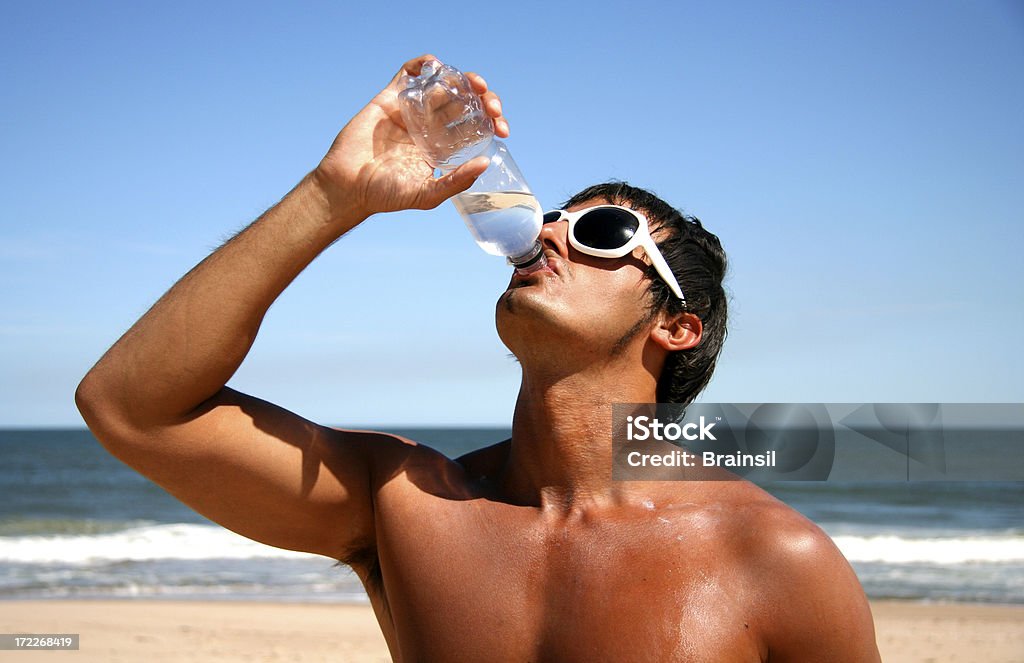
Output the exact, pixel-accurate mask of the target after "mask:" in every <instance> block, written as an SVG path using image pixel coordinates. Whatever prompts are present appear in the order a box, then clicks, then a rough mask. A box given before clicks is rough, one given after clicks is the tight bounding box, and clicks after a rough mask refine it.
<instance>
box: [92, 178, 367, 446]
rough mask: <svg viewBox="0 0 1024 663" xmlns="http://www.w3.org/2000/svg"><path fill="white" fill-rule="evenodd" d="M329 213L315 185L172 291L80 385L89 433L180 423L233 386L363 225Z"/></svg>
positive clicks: (306, 182)
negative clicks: (271, 319)
mask: <svg viewBox="0 0 1024 663" xmlns="http://www.w3.org/2000/svg"><path fill="white" fill-rule="evenodd" d="M361 220H362V217H361V216H360V215H359V213H358V212H356V211H354V210H353V211H349V210H344V209H342V210H339V209H338V208H337V207H335V208H334V209H332V208H331V207H330V205H329V204H328V200H327V197H326V196H325V195H324V193H323V190H322V189H321V188H320V187H319V186H318V183H317V180H316V178H315V176H313V175H309V176H307V177H306V178H304V179H303V180H302V181H301V182H300V183H299V184H298V185H297V186H296V187H295V188H294V189H293V190H292V191H291V192H289V193H288V195H287V196H285V198H284V199H283V200H282V201H281V202H280V203H278V204H277V205H275V206H274V207H273V208H271V209H270V210H268V211H267V212H266V213H265V214H263V216H261V217H260V218H259V219H257V220H256V221H255V222H253V224H252V225H250V226H249V227H248V228H246V229H245V230H244V231H242V232H241V233H239V234H238V235H236V236H235V237H234V238H233V239H231V240H230V241H228V242H227V243H226V244H224V245H223V246H222V247H221V248H219V249H218V250H217V251H215V252H214V253H213V254H211V255H210V256H209V257H207V258H206V259H205V260H204V261H203V262H201V263H200V264H199V265H197V266H196V267H195V268H194V269H193V270H192V271H190V272H189V273H188V274H187V275H185V276H184V277H183V278H182V279H181V280H180V281H179V282H178V283H177V284H175V285H174V287H173V288H171V289H170V290H169V291H168V292H167V294H165V295H164V296H163V297H162V298H161V299H160V300H159V301H158V302H157V303H156V304H155V305H154V306H153V307H152V308H151V309H150V310H149V312H147V313H146V314H145V315H144V316H143V317H142V318H141V319H140V320H139V321H138V322H136V323H135V325H134V326H132V328H131V329H130V330H128V332H127V333H126V334H125V335H124V336H123V337H122V338H121V339H120V340H119V341H118V342H117V343H116V344H115V345H114V346H113V347H112V348H111V349H110V350H109V351H108V352H107V353H106V354H105V355H104V356H103V358H102V359H100V361H99V362H98V363H97V364H96V366H95V367H94V368H93V369H92V371H90V372H89V374H88V375H87V376H86V378H85V380H83V381H82V384H81V386H80V387H79V392H78V394H77V399H78V402H79V406H80V407H81V408H82V411H83V414H84V415H85V416H86V419H87V421H89V423H90V425H93V423H94V420H95V419H96V418H97V417H103V416H104V415H113V416H115V417H117V418H118V419H119V420H120V421H122V422H123V423H125V424H129V425H131V426H133V427H135V426H138V427H145V426H154V425H165V424H170V423H173V422H174V421H176V420H179V419H180V418H181V417H184V416H186V415H187V414H188V413H190V412H191V411H193V410H194V409H195V408H196V407H197V406H199V405H200V404H202V403H203V402H204V401H205V400H206V399H208V398H210V397H211V396H213V395H214V394H216V393H217V392H218V391H220V389H221V388H222V387H223V386H224V384H225V383H226V382H227V381H228V380H229V379H230V378H231V376H232V375H233V374H234V372H235V371H236V370H237V368H238V366H239V365H240V364H241V363H242V360H243V359H244V358H245V355H246V354H247V353H248V351H249V348H250V347H251V346H252V343H253V341H254V339H255V337H256V332H257V331H258V329H259V326H260V323H261V322H262V320H263V316H264V314H265V313H266V311H267V309H268V308H269V307H270V305H271V304H272V303H273V301H274V300H275V299H276V298H277V296H278V295H280V294H281V291H283V290H284V289H285V287H287V286H288V284H289V283H291V282H292V280H293V279H294V278H295V277H296V276H297V275H298V274H299V273H300V272H301V271H302V270H303V269H305V267H306V266H307V265H308V264H309V263H310V262H312V260H313V259H314V258H315V257H316V256H317V255H318V254H319V253H320V252H321V251H323V250H324V249H325V248H326V247H327V246H328V245H330V243H331V242H333V241H334V240H335V239H337V238H338V237H339V236H340V235H341V234H343V233H344V232H346V231H347V230H349V229H350V228H352V227H353V226H355V225H356V224H358V223H359V222H360V221H361Z"/></svg>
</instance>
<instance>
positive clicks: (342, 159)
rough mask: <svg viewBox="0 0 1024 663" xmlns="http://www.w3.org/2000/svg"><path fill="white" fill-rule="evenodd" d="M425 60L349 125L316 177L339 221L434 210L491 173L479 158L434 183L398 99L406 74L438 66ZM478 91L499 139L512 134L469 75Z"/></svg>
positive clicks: (406, 69)
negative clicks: (404, 119)
mask: <svg viewBox="0 0 1024 663" xmlns="http://www.w3.org/2000/svg"><path fill="white" fill-rule="evenodd" d="M436 59H437V58H435V57H434V56H432V55H421V56H420V57H418V58H415V59H413V60H409V61H408V62H406V63H405V65H403V66H402V69H401V70H399V72H398V73H397V74H395V76H394V78H392V79H391V82H390V83H389V84H388V85H387V87H385V88H384V89H383V90H382V91H381V92H380V94H378V95H377V96H376V97H374V98H373V100H372V101H371V102H370V103H369V104H367V105H366V107H365V108H363V109H362V110H361V111H360V112H359V114H358V115H356V116H355V117H354V118H353V119H352V121H350V122H349V123H348V124H347V125H346V126H345V128H344V129H342V130H341V133H339V134H338V137H337V138H336V139H335V140H334V144H333V145H331V149H330V150H329V151H328V152H327V155H326V156H325V157H324V158H323V160H322V161H321V162H320V165H319V166H318V167H317V169H316V170H315V171H314V173H313V175H314V178H315V179H316V181H317V183H318V184H319V186H320V187H321V189H322V190H323V191H324V193H325V195H326V196H327V199H328V201H329V204H330V206H331V209H332V210H334V211H335V214H336V215H342V213H343V212H344V215H346V216H348V215H352V216H356V217H362V218H365V217H367V216H370V215H371V214H375V213H377V212H392V211H396V210H402V209H430V208H433V207H437V206H438V205H440V204H441V203H442V202H444V201H445V200H447V199H448V198H450V197H451V196H453V195H455V194H457V193H460V192H462V191H465V190H466V189H468V188H469V187H470V186H471V185H472V184H473V181H474V180H475V179H476V178H477V176H479V175H480V174H481V173H482V172H483V171H484V170H485V169H486V168H487V160H486V158H484V157H477V158H476V159H472V160H470V161H469V162H467V163H465V164H463V165H462V166H460V167H459V168H457V169H455V170H454V171H452V172H451V173H449V174H447V175H445V176H444V177H441V178H437V179H435V178H434V177H433V169H432V168H431V167H430V165H429V164H428V163H427V162H426V161H424V159H423V156H422V155H421V154H420V152H419V150H418V149H417V147H416V145H415V144H413V142H412V139H411V138H410V137H409V133H408V131H406V127H405V123H404V122H403V121H402V114H401V112H400V110H399V107H398V93H399V92H401V91H402V87H401V79H402V76H404V75H405V74H409V75H412V76H417V75H419V73H420V67H422V65H423V63H424V62H427V61H429V60H436ZM466 77H467V78H468V79H469V81H470V84H471V85H472V87H473V91H474V92H476V93H477V94H479V95H480V96H481V97H482V98H483V102H484V104H483V106H484V109H485V111H486V112H487V114H488V115H489V116H490V117H491V118H492V119H493V120H494V132H495V134H496V135H497V136H499V137H502V138H504V137H506V136H508V134H509V129H508V122H507V121H506V120H505V118H504V117H502V114H501V101H500V100H499V99H498V96H497V95H496V94H494V93H493V92H491V91H489V90H488V88H487V83H486V82H485V81H484V79H483V78H481V77H480V76H478V75H477V74H473V73H467V74H466Z"/></svg>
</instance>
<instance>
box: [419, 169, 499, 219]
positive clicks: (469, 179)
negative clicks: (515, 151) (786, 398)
mask: <svg viewBox="0 0 1024 663" xmlns="http://www.w3.org/2000/svg"><path fill="white" fill-rule="evenodd" d="M490 163H491V162H490V159H488V158H487V157H476V158H474V159H470V160H469V161H467V162H466V163H464V164H462V165H461V166H459V167H458V168H456V169H455V170H453V171H452V172H450V173H448V174H447V175H445V176H444V177H439V178H437V179H436V180H433V181H432V182H431V184H430V191H429V193H428V194H427V195H426V197H425V198H426V199H425V200H424V208H425V209H431V208H434V207H437V206H438V205H440V204H441V203H443V202H444V201H446V200H448V199H449V198H451V197H452V196H454V195H455V194H458V193H462V192H463V191H465V190H466V189H468V188H469V187H471V186H473V182H475V181H476V178H478V177H480V175H481V174H482V173H483V172H484V171H485V170H487V166H488V165H489V164H490Z"/></svg>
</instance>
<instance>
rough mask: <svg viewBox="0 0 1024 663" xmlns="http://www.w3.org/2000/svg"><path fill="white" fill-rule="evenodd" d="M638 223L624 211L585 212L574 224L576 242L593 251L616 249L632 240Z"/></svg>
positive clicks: (600, 210)
mask: <svg viewBox="0 0 1024 663" xmlns="http://www.w3.org/2000/svg"><path fill="white" fill-rule="evenodd" d="M639 227H640V222H639V221H638V220H637V218H636V217H635V216H633V215H632V214H630V213H629V212H627V211H625V210H619V209H613V208H606V209H596V210H594V211H592V212H587V213H586V214H584V215H583V216H581V217H580V219H579V220H578V221H577V222H576V229H575V232H576V241H577V242H580V243H581V244H583V245H584V246H589V247H591V248H594V249H617V248H619V247H620V246H625V245H626V242H628V241H629V240H631V239H633V235H635V234H636V230H637V228H639Z"/></svg>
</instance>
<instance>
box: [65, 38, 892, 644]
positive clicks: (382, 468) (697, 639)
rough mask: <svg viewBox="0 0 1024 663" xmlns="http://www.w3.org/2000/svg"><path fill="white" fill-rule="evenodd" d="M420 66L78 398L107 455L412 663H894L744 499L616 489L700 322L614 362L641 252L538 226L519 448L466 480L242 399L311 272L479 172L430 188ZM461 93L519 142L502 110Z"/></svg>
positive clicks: (632, 306)
mask: <svg viewBox="0 0 1024 663" xmlns="http://www.w3.org/2000/svg"><path fill="white" fill-rule="evenodd" d="M429 57H430V56H422V57H419V58H416V59H414V60H411V61H409V62H408V63H406V64H405V65H404V66H403V69H402V71H400V72H399V73H398V74H397V75H396V76H395V78H394V79H393V80H392V81H391V82H390V84H388V86H387V87H386V88H385V89H384V90H383V91H382V92H380V94H378V95H377V96H376V97H375V98H374V99H373V100H372V101H371V102H370V103H369V104H368V105H367V106H366V107H365V108H364V109H363V110H362V111H360V113H359V114H358V115H356V117H355V118H353V119H352V120H351V121H350V122H349V123H348V125H346V126H345V128H344V129H342V131H341V133H340V134H339V135H338V137H337V138H336V140H335V141H334V143H333V145H332V146H331V148H330V150H329V151H328V153H327V154H326V156H325V157H324V158H323V160H322V161H321V162H320V164H319V165H318V166H317V167H316V168H315V169H314V170H313V171H312V172H311V173H310V174H309V175H307V176H306V177H305V178H304V179H303V180H302V181H301V182H300V183H299V184H298V185H297V186H296V187H295V188H294V189H293V190H292V191H291V192H290V193H288V194H287V195H286V196H285V198H284V199H283V200H282V201H281V202H280V203H278V204H277V205H276V206H275V207H273V208H272V209H270V210H269V211H268V212H267V213H266V214H264V215H263V216H261V217H260V218H259V219H257V220H256V221H255V222H254V223H253V224H252V225H251V226H249V227H248V228H247V229H246V230H245V231H243V232H242V233H240V234H239V235H237V236H236V237H235V238H234V239H232V240H231V241H229V242H227V243H226V244H225V245H224V246H222V247H221V248H219V249H218V250H217V251H215V252H214V253H213V254H211V255H210V256H209V257H208V258H206V259H205V260H204V261H203V262H202V263H200V264H199V265H198V266H196V267H195V268H194V269H193V270H192V271H190V272H189V273H188V274H187V275H185V276H184V277H183V278H182V279H181V280H180V281H179V282H178V283H177V284H176V285H175V286H174V287H173V288H172V289H171V290H170V291H169V292H168V293H167V294H166V295H164V296H163V297H162V298H161V299H160V300H159V301H158V302H157V303H156V304H155V305H154V306H153V308H152V309H151V310H150V311H149V312H147V313H146V314H145V315H144V316H143V317H142V318H141V319H140V320H139V321H138V322H137V323H135V325H134V326H133V327H132V328H131V329H130V330H129V331H128V332H127V333H126V334H125V335H124V336H123V337H122V338H121V339H120V340H119V341H118V342H117V343H116V344H115V345H114V346H113V347H112V348H111V349H110V350H109V351H108V352H107V353H106V354H105V355H104V356H103V358H102V359H101V360H100V361H99V363H97V364H96V366H95V367H94V368H93V369H92V370H91V371H90V372H89V374H88V375H87V376H86V377H85V379H84V380H83V381H82V383H81V385H80V386H79V389H78V392H77V394H76V400H77V402H78V406H79V408H80V410H81V412H82V414H83V416H84V417H85V420H86V422H87V423H88V424H89V427H90V428H91V429H92V431H93V432H94V433H95V435H96V437H97V438H98V439H99V440H100V441H101V442H102V443H103V444H104V446H105V447H106V448H107V449H108V450H109V451H110V452H111V453H112V454H114V455H115V456H117V457H118V458H120V459H121V460H122V461H124V462H125V463H127V464H129V465H130V466H132V467H133V468H135V469H136V470H138V471H139V472H141V473H142V474H144V475H145V476H147V477H149V478H150V479H152V480H153V481H155V482H156V483H158V484H160V485H161V486H163V487H164V488H165V489H167V490H168V491H169V492H170V493H171V494H173V495H174V496H176V497H177V498H178V499H180V500H181V501H183V502H185V503H186V504H188V505H189V506H191V507H192V508H193V509H195V510H196V511H198V512H199V513H201V514H203V515H204V516H206V517H208V518H210V519H211V520H214V521H215V522H218V523H220V524H221V525H223V526H224V527H227V528H229V529H231V530H234V531H235V532H238V533H240V534H242V535H244V536H247V537H250V538H252V539H255V540H257V541H262V542H263V543H267V544H270V545H273V546H278V547H281V548H287V549H290V550H301V551H307V552H312V553H317V554H320V555H326V556H328V557H332V558H335V559H339V560H342V561H344V562H346V563H347V564H350V565H351V566H352V568H353V569H354V570H355V571H356V572H357V573H358V574H359V576H360V578H361V579H362V580H363V583H364V584H365V586H366V590H367V593H368V594H369V596H370V601H371V603H372V605H373V608H374V611H375V612H376V615H377V618H378V620H379V621H380V625H381V629H382V630H383V633H384V636H385V638H386V640H387V643H388V647H389V648H390V650H391V655H392V657H393V658H394V660H395V661H399V662H401V663H413V662H420V661H432V662H441V661H453V662H455V661H458V662H466V661H488V662H491V663H501V662H504V661H508V662H516V663H524V662H527V661H530V662H535V663H536V662H541V661H551V662H556V661H557V662H559V663H571V662H576V661H578V662H580V663H594V662H596V661H608V662H615V663H620V662H623V661H652V662H653V661H657V662H666V661H679V662H682V661H718V662H724V661H772V662H773V663H782V662H785V661H829V662H831V663H844V662H850V663H853V662H854V661H856V662H866V661H878V652H877V649H876V647H875V640H874V631H873V624H872V619H871V614H870V611H869V609H868V604H867V601H866V600H865V598H864V594H863V591H862V590H861V588H860V585H859V584H858V582H857V579H856V577H855V576H854V574H853V572H852V570H851V569H850V567H849V565H848V564H847V562H846V560H845V559H843V557H842V555H841V554H840V553H839V552H838V550H837V549H836V548H835V546H834V545H833V544H832V542H831V540H830V539H829V538H828V537H827V536H826V535H825V534H824V533H822V532H821V530H819V529H818V528H817V527H816V526H814V525H813V524H812V523H810V522H809V521H808V520H806V519H805V518H803V517H802V516H800V515H799V514H797V513H796V512H795V511H793V510H792V509H790V508H789V507H787V506H785V505H783V504H782V503H780V502H778V501H777V500H775V499H774V498H772V497H771V496H769V495H768V494H766V493H765V492H763V491H762V490H760V489H759V488H757V487H755V486H753V485H751V484H749V483H746V482H741V481H714V482H712V481H708V482H701V481H688V482H687V481H679V482H621V481H620V482H614V481H612V480H611V477H610V468H611V439H610V430H611V426H610V420H611V403H615V402H624V403H643V402H654V401H655V400H656V398H655V389H656V385H657V378H658V375H659V374H660V372H661V367H662V365H663V363H664V360H665V357H666V355H667V353H669V352H672V351H676V350H683V349H686V348H689V347H693V346H694V345H696V344H697V343H698V342H699V341H700V336H701V325H700V320H699V319H698V318H696V317H695V316H693V315H692V314H686V313H684V314H679V315H675V316H669V315H667V314H659V315H657V316H655V317H654V318H653V319H651V320H650V322H649V324H647V325H646V326H645V327H644V329H643V330H642V331H641V333H638V334H635V335H633V336H632V337H630V338H629V340H628V341H627V342H626V343H625V344H621V343H619V341H621V340H622V339H623V337H624V336H628V334H626V332H627V331H629V330H630V329H631V328H633V327H634V326H635V324H636V322H637V321H638V320H641V319H644V317H645V315H646V312H647V309H646V306H647V299H646V297H647V296H648V295H647V293H646V284H645V281H644V277H643V268H644V267H645V263H644V260H645V256H644V255H643V252H642V251H640V250H638V251H637V253H636V254H634V255H631V256H626V257H624V258H621V259H618V260H607V259H599V258H592V257H588V256H585V255H581V254H579V253H578V252H576V251H575V249H573V248H572V247H571V246H570V245H569V244H568V242H567V240H566V225H567V224H565V223H553V224H548V225H546V226H545V227H544V230H543V233H542V235H541V239H542V241H543V243H544V246H545V252H546V253H547V255H548V259H549V263H550V269H548V270H544V271H541V272H538V273H535V274H533V275H531V276H529V277H527V278H525V279H524V278H519V277H514V278H513V279H512V281H511V283H510V284H509V288H508V289H507V290H506V291H505V292H504V293H503V294H502V295H501V297H500V298H499V300H498V303H497V316H496V317H497V325H498V330H499V333H500V335H501V338H502V340H503V341H504V342H505V344H506V345H507V346H508V347H509V348H510V349H511V350H512V351H513V352H514V353H515V355H516V357H517V358H518V359H519V362H520V364H521V365H522V371H523V378H522V387H521V389H520V392H519V397H518V400H517V402H516V407H515V416H514V422H513V433H512V438H511V440H509V441H507V442H504V443H501V444H498V445H495V446H493V447H489V448H486V449H483V450H481V451H478V452H475V453H473V454H470V455H468V456H466V457H463V458H460V459H458V460H450V459H448V458H446V457H445V456H443V455H441V454H439V453H437V452H435V451H433V450H431V449H429V448H427V447H424V446H420V445H417V444H416V443H414V442H412V441H409V440H405V439H401V438H398V437H395V436H392V435H387V434H382V433H374V432H363V431H350V430H335V429H332V428H327V427H324V426H320V425H318V424H315V423H313V422H310V421H307V420H305V419H303V418H301V417H300V416H298V415H296V414H293V413H291V412H288V411H286V410H284V409H282V408H279V407H277V406H275V405H273V404H271V403H267V402H265V401H262V400H259V399H257V398H254V397H252V396H247V395H245V394H242V393H239V392H237V391H234V390H232V389H229V388H228V387H226V386H225V384H226V383H227V382H228V380H229V379H230V378H231V376H232V375H233V374H234V372H235V370H236V369H237V368H238V367H239V365H240V364H241V362H242V360H243V359H244V358H245V356H246V354H247V353H248V351H249V348H250V346H251V344H252V342H253V340H254V339H255V337H256V333H257V331H258V329H259V326H260V323H261V321H262V319H263V316H264V314H265V313H266V312H267V309H268V308H269V307H270V305H271V304H272V303H273V301H274V300H275V299H276V298H277V297H278V295H280V294H281V292H282V291H283V290H284V289H285V287H286V286H287V285H288V284H289V283H290V282H291V281H292V280H293V279H294V278H295V277H296V276H297V275H298V274H299V273H300V272H301V271H302V270H303V269H304V268H305V267H306V266H307V265H308V264H309V263H310V262H311V261H312V260H313V259H314V258H316V256H317V255H318V254H320V252H322V251H323V250H324V249H326V248H327V247H328V246H329V245H330V244H331V243H332V242H334V241H335V240H336V239H338V238H339V237H340V236H342V235H343V234H344V233H345V232H347V231H348V230H350V229H352V228H353V227H355V226H356V225H358V224H360V223H362V222H363V221H364V220H366V219H367V218H368V217H370V216H371V215H374V214H377V213H381V212H388V211H394V210H403V209H412V208H424V209H425V208H431V207H435V206H437V205H439V204H440V203H441V202H443V201H444V200H446V199H447V198H449V197H451V196H452V195H454V194H456V193H458V192H460V191H463V190H465V189H466V188H468V187H469V186H470V184H471V183H472V182H473V180H474V179H475V178H476V176H478V175H479V174H480V173H481V172H482V171H483V169H484V168H485V167H486V159H479V158H478V159H475V160H473V161H470V162H469V163H467V164H464V165H463V166H462V167H460V168H458V169H457V170H456V171H455V172H453V173H451V174H449V175H447V176H445V177H442V178H439V179H434V178H433V177H432V172H431V169H430V167H429V166H428V165H427V164H426V163H424V161H423V160H422V159H421V158H420V156H419V154H418V152H417V151H416V148H415V147H414V146H413V144H412V142H411V140H410V139H409V136H408V134H407V133H406V130H405V127H404V125H403V124H402V120H401V117H400V114H399V112H398V107H397V103H396V95H397V92H398V91H399V78H400V76H401V74H402V73H404V72H408V73H411V74H417V73H418V72H419V69H420V66H421V65H422V63H423V62H424V61H425V60H426V59H428V58H429ZM470 78H471V81H472V84H473V86H474V88H475V89H476V91H477V92H478V93H480V94H481V95H482V96H483V98H484V100H485V108H486V109H487V112H488V113H489V114H490V116H491V117H492V118H493V119H494V122H495V128H496V133H497V135H498V136H500V137H504V136H507V135H508V123H507V121H506V120H505V118H504V117H503V115H502V111H501V104H500V101H499V99H498V97H497V96H496V95H495V94H494V93H493V92H492V91H490V90H488V88H487V85H486V83H485V82H484V80H483V79H482V78H481V77H479V76H476V75H470ZM594 202H605V201H594ZM387 222H388V219H387V217H380V218H376V219H374V223H387ZM343 244H344V243H342V244H341V245H339V248H338V249H337V250H343ZM340 377H341V378H344V376H340ZM350 379H352V380H357V379H358V378H357V377H355V376H352V377H351V378H350Z"/></svg>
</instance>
